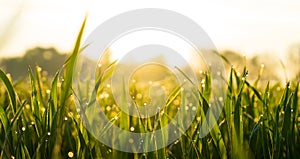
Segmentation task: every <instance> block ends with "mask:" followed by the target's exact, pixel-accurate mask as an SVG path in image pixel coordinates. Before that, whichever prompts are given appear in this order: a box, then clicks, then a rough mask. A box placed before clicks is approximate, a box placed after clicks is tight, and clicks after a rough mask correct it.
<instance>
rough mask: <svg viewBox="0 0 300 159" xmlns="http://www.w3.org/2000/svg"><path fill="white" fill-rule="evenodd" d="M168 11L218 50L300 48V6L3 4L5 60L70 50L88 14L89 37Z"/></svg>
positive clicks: (159, 0)
mask: <svg viewBox="0 0 300 159" xmlns="http://www.w3.org/2000/svg"><path fill="white" fill-rule="evenodd" d="M140 8H163V9H169V10H173V11H176V12H179V13H181V14H184V15H186V16H188V17H190V18H191V19H193V20H194V21H196V22H197V23H198V24H199V25H200V26H201V27H202V28H203V29H204V30H205V31H206V32H207V33H208V35H209V36H210V38H211V39H212V41H213V42H214V43H215V45H216V47H217V48H218V49H232V50H236V51H239V52H242V53H243V54H249V55H250V54H252V53H261V52H268V53H271V52H274V53H276V54H277V55H278V56H280V57H284V56H285V52H287V49H288V47H289V46H290V45H292V44H295V43H300V1H291V0H284V1H283V0H282V1H274V0H273V1H263V0H251V1H243V2H241V1H238V2H237V1H211V0H210V1H199V0H193V1H183V0H180V1H179V0H178V1H175V0H151V1H140V0H126V1H121V0H119V1H117V0H109V1H99V0H97V1H96V0H80V1H76V0H49V1H42V0H24V1H23V0H0V24H1V25H0V57H4V56H16V55H20V54H22V53H23V52H24V50H26V49H27V48H32V47H34V46H36V45H40V46H56V47H57V48H59V49H60V50H61V51H69V50H70V49H71V48H72V46H73V43H74V40H75V37H76V35H77V32H78V30H79V28H80V25H81V23H82V21H83V19H84V17H85V14H86V13H88V21H87V26H86V30H85V36H84V37H87V36H88V35H89V33H91V32H92V31H93V29H95V28H96V27H97V26H98V25H99V24H101V23H102V22H104V21H105V20H107V19H109V18H111V17H113V16H115V15H117V14H120V13H122V12H125V11H129V10H133V9H140Z"/></svg>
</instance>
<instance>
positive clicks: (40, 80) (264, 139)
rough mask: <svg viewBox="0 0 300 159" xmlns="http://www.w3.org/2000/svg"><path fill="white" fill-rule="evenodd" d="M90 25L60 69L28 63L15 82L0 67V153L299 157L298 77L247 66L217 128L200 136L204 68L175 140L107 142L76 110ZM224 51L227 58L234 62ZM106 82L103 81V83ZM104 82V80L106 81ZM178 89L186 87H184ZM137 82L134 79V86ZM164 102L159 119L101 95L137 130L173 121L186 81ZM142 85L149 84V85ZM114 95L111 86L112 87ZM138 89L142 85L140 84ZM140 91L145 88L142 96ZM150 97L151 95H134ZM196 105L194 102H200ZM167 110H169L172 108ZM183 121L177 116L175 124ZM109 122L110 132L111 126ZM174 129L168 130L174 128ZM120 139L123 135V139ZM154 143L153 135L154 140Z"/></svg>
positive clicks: (231, 80)
mask: <svg viewBox="0 0 300 159" xmlns="http://www.w3.org/2000/svg"><path fill="white" fill-rule="evenodd" d="M83 30H84V24H83V26H82V28H81V31H80V33H79V35H78V38H77V41H76V44H75V46H74V49H73V52H72V53H70V55H69V58H68V60H67V61H66V62H65V65H64V66H63V68H61V69H60V70H58V72H57V74H56V76H54V77H48V76H47V75H44V74H42V73H41V72H42V68H40V67H38V66H36V67H35V68H29V71H28V78H27V79H23V80H18V81H14V80H13V79H11V78H10V76H9V75H7V74H6V73H5V72H3V71H2V70H0V79H1V82H0V121H1V123H0V158H26V159H29V158H148V159H152V158H169V159H171V158H297V157H299V156H300V151H299V150H300V116H299V109H300V108H299V103H300V98H299V97H300V92H299V81H296V80H294V81H287V82H286V84H285V85H284V86H282V84H281V82H280V81H278V82H275V83H272V84H269V83H267V84H265V85H261V84H260V82H261V81H260V75H261V74H263V73H264V72H263V71H259V70H258V72H260V74H259V75H258V77H257V80H254V81H252V80H251V81H250V80H249V81H248V80H247V75H248V73H247V68H246V67H245V68H244V69H243V71H242V72H240V73H238V71H237V70H235V69H234V68H232V69H231V71H230V72H229V74H228V75H227V76H228V78H227V79H225V80H226V81H227V85H226V88H227V90H226V97H225V99H222V100H220V102H222V104H224V108H223V111H222V113H221V116H220V118H218V119H217V124H216V125H215V126H214V127H213V129H212V130H211V131H210V133H209V134H208V135H207V136H206V137H204V138H199V135H198V132H199V127H200V126H201V123H202V122H203V120H204V119H205V115H204V114H205V113H206V110H207V109H208V107H209V104H208V103H210V100H211V99H210V97H211V96H210V94H211V77H210V75H209V73H208V72H206V73H203V79H204V80H203V81H204V82H202V83H199V84H195V86H194V87H195V88H196V89H197V92H198V93H199V99H198V103H199V105H200V107H201V108H200V109H199V110H198V112H197V117H196V118H195V120H194V121H193V123H192V125H191V126H190V128H189V129H188V130H187V131H186V132H184V134H183V135H182V136H181V138H180V139H178V140H177V141H175V142H174V143H172V144H171V145H169V146H167V147H165V148H162V149H159V150H156V151H153V152H147V153H136V154H133V153H125V152H120V151H117V150H114V149H111V148H110V147H107V146H105V145H103V144H102V143H101V142H99V141H98V140H96V139H95V138H94V137H93V136H92V135H91V134H90V133H89V132H88V131H87V129H86V128H85V127H84V126H83V123H82V122H81V120H80V116H79V114H78V113H77V111H76V107H75V104H74V100H76V97H74V96H75V95H74V94H73V91H72V80H73V79H72V77H73V76H72V75H73V71H74V70H73V68H74V66H75V62H76V60H77V58H78V56H79V54H80V44H81V37H82V32H83ZM223 58H224V62H225V63H226V62H227V63H230V61H227V60H226V57H223ZM112 67H113V65H111V66H110V67H108V68H107V69H106V72H103V73H102V74H100V77H99V82H100V86H99V92H98V93H99V94H101V93H102V94H103V92H105V91H106V92H108V91H107V90H106V89H107V88H106V87H105V86H107V85H106V83H105V82H106V80H107V77H108V76H110V74H111V73H113V72H112V71H113V69H111V68H112ZM103 85H104V86H103ZM102 86H103V87H102ZM178 88H179V89H178ZM131 89H135V85H134V84H132V85H131ZM170 89H173V92H172V93H171V95H170V96H169V97H168V100H167V102H166V106H165V109H168V108H170V109H169V110H168V112H169V114H168V115H167V116H162V117H161V118H160V119H159V120H156V118H149V119H146V120H139V119H136V118H132V117H129V116H126V115H125V114H124V113H122V112H120V110H119V109H118V108H117V106H116V105H115V104H114V101H113V99H111V96H109V95H107V96H104V98H100V99H99V100H98V101H99V102H100V103H101V106H102V108H99V109H103V110H104V112H105V113H106V115H107V116H108V118H112V123H113V124H115V125H117V126H119V127H122V128H123V129H127V130H128V131H132V126H133V127H134V128H135V130H136V131H137V130H138V131H139V132H143V131H151V130H153V129H156V127H155V125H159V126H158V128H159V127H162V126H164V124H166V123H168V122H170V117H172V116H173V115H174V114H175V113H176V110H172V108H173V107H174V106H176V105H178V101H177V100H178V99H179V98H180V96H181V95H180V93H178V92H179V91H180V87H171V86H170ZM142 91H143V90H142ZM108 94H110V92H108ZM131 95H132V96H137V95H138V91H133V93H132V94H131ZM140 96H141V95H140ZM145 101H146V102H147V97H145V98H140V99H136V101H135V102H137V103H139V102H141V103H142V102H145ZM193 104H195V103H193ZM166 111H167V110H166ZM175 124H176V123H175ZM105 127H106V126H103V129H104V130H103V131H105ZM167 133H168V132H167ZM119 140H120V141H119V142H126V141H121V140H122V138H120V139H119ZM150 142H151V141H150Z"/></svg>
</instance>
